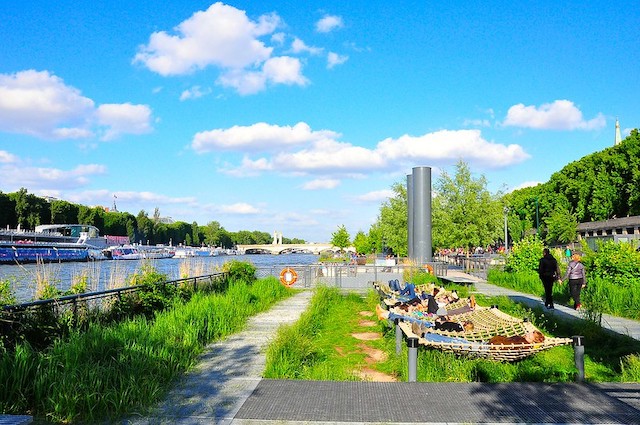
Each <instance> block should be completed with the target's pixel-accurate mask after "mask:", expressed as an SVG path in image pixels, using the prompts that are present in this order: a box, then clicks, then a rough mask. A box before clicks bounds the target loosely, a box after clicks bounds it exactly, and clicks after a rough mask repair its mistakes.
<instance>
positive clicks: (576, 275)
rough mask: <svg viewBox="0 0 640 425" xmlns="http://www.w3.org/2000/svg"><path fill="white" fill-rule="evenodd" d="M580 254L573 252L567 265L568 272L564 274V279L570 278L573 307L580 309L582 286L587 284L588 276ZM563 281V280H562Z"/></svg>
mask: <svg viewBox="0 0 640 425" xmlns="http://www.w3.org/2000/svg"><path fill="white" fill-rule="evenodd" d="M581 259H582V258H581V257H580V254H573V255H572V256H571V261H570V262H569V265H568V266H567V272H566V273H565V274H564V277H563V280H567V279H569V294H571V298H573V308H574V309H576V310H580V308H581V307H582V304H580V292H581V291H582V288H584V287H585V286H587V277H586V275H585V271H584V266H583V265H582V263H581V262H580V261H581ZM560 282H562V280H561V281H560Z"/></svg>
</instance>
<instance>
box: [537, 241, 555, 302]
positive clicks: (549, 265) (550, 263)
mask: <svg viewBox="0 0 640 425" xmlns="http://www.w3.org/2000/svg"><path fill="white" fill-rule="evenodd" d="M542 254H543V255H542V258H541V259H540V261H539V262H538V276H539V277H540V280H541V281H542V285H543V286H544V306H545V307H546V308H548V309H550V310H552V309H553V283H554V282H555V281H556V280H557V279H559V278H560V268H559V267H558V261H557V260H556V259H555V257H554V256H553V255H551V252H550V251H549V248H545V249H543V250H542Z"/></svg>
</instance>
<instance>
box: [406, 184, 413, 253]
mask: <svg viewBox="0 0 640 425" xmlns="http://www.w3.org/2000/svg"><path fill="white" fill-rule="evenodd" d="M413 209H414V208H413V175H412V174H408V175H407V251H408V255H409V259H410V260H413V259H414V257H415V253H414V234H413V233H414V230H413Z"/></svg>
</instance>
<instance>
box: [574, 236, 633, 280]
mask: <svg viewBox="0 0 640 425" xmlns="http://www.w3.org/2000/svg"><path fill="white" fill-rule="evenodd" d="M585 254H586V255H585V256H584V259H583V264H584V265H585V268H586V269H587V272H588V273H589V277H590V278H601V279H603V280H606V281H608V282H609V283H611V284H613V285H618V286H622V287H626V288H630V287H634V286H635V287H637V286H640V252H637V251H636V250H635V249H634V248H633V246H632V245H631V244H630V243H624V242H613V241H607V242H605V243H602V244H598V251H597V252H593V251H590V250H589V251H586V253H585Z"/></svg>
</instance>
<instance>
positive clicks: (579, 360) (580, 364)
mask: <svg viewBox="0 0 640 425" xmlns="http://www.w3.org/2000/svg"><path fill="white" fill-rule="evenodd" d="M573 358H574V360H575V363H576V369H578V374H577V375H576V381H577V382H583V381H584V336H582V335H575V336H574V337H573Z"/></svg>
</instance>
